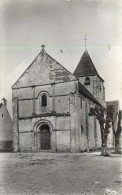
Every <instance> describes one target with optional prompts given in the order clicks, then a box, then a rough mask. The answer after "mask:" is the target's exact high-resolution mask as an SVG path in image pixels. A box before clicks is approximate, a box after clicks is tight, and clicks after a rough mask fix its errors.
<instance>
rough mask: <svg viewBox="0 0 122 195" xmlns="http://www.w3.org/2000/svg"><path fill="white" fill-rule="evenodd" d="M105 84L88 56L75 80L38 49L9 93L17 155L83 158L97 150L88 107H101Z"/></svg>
mask: <svg viewBox="0 0 122 195" xmlns="http://www.w3.org/2000/svg"><path fill="white" fill-rule="evenodd" d="M104 96H105V95H104V81H103V79H102V78H101V77H100V76H99V74H98V73H97V70H96V69H95V67H94V65H93V62H92V60H91V58H90V56H89V54H88V52H87V51H85V52H84V54H83V56H82V58H81V60H80V62H79V64H78V66H77V68H76V70H75V71H74V74H72V73H70V72H69V71H68V70H67V69H65V68H64V67H63V66H62V65H61V64H60V63H58V62H57V61H56V60H55V59H53V58H52V57H51V56H50V55H49V54H47V53H46V51H45V49H44V48H42V50H41V52H40V53H39V55H38V56H37V57H36V58H35V60H34V61H33V62H32V63H31V65H30V66H29V67H28V68H27V69H26V70H25V72H24V73H23V74H22V75H21V77H20V78H19V79H18V80H17V81H16V83H15V84H14V85H13V87H12V101H13V147H14V151H15V152H19V151H26V152H27V151H28V152H39V151H41V150H51V151H52V152H81V151H85V150H92V149H96V148H100V147H101V133H100V128H99V124H98V121H97V120H96V118H95V117H90V116H89V109H90V107H91V106H94V105H98V106H103V103H104Z"/></svg>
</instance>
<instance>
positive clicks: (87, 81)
mask: <svg viewBox="0 0 122 195" xmlns="http://www.w3.org/2000/svg"><path fill="white" fill-rule="evenodd" d="M84 85H90V78H89V77H86V78H85V81H84Z"/></svg>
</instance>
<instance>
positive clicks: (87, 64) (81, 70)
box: [73, 50, 103, 80]
mask: <svg viewBox="0 0 122 195" xmlns="http://www.w3.org/2000/svg"><path fill="white" fill-rule="evenodd" d="M73 74H74V75H75V76H76V77H81V76H94V75H98V76H99V74H98V72H97V70H96V68H95V66H94V64H93V62H92V60H91V57H90V55H89V53H88V51H87V50H85V52H84V53H83V55H82V57H81V59H80V61H79V63H78V65H77V67H76V69H75V71H74V73H73ZM99 77H100V76H99ZM100 78H101V77H100ZM101 79H102V78H101ZM102 80H103V79H102Z"/></svg>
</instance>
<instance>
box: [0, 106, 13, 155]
mask: <svg viewBox="0 0 122 195" xmlns="http://www.w3.org/2000/svg"><path fill="white" fill-rule="evenodd" d="M12 131H13V122H12V120H11V117H10V115H9V113H8V110H7V108H6V106H5V105H4V104H2V105H1V107H0V151H11V150H12V147H13V146H12V145H13V133H12Z"/></svg>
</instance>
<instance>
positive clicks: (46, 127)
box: [33, 119, 53, 152]
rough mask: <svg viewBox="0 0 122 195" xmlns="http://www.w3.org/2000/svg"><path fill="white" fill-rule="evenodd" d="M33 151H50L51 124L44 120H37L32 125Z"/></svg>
mask: <svg viewBox="0 0 122 195" xmlns="http://www.w3.org/2000/svg"><path fill="white" fill-rule="evenodd" d="M33 131H34V134H33V135H34V151H35V152H37V151H38V152H39V151H40V150H43V149H44V150H49V149H52V131H53V126H52V124H51V123H50V122H49V121H48V120H45V119H42V120H39V121H38V122H36V124H35V125H34V129H33Z"/></svg>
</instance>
